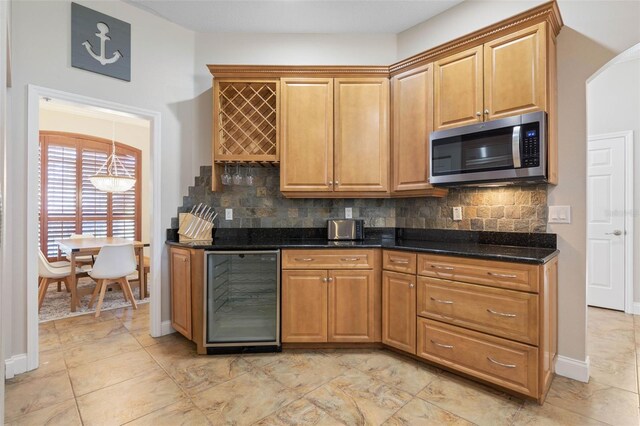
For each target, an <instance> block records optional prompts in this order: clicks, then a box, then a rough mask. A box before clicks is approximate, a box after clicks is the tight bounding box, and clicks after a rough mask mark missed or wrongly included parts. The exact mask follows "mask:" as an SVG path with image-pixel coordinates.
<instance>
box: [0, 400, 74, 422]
mask: <svg viewBox="0 0 640 426" xmlns="http://www.w3.org/2000/svg"><path fill="white" fill-rule="evenodd" d="M6 424H7V425H10V426H32V425H33V426H36V425H47V426H81V425H82V422H81V421H80V415H79V414H78V407H77V406H76V401H75V399H68V400H66V401H63V402H61V403H59V404H54V405H50V406H48V407H45V408H41V409H39V410H36V411H33V412H31V413H29V414H26V415H24V416H22V417H18V418H17V419H14V420H13V421H10V422H8V423H6Z"/></svg>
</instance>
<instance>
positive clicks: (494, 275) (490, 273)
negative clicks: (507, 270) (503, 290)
mask: <svg viewBox="0 0 640 426" xmlns="http://www.w3.org/2000/svg"><path fill="white" fill-rule="evenodd" d="M487 274H489V275H491V276H492V277H498V278H518V276H517V275H514V274H498V273H497V272H487Z"/></svg>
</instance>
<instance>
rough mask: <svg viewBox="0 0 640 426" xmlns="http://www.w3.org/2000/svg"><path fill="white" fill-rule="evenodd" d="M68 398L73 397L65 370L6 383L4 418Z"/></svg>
mask: <svg viewBox="0 0 640 426" xmlns="http://www.w3.org/2000/svg"><path fill="white" fill-rule="evenodd" d="M69 399H73V391H72V389H71V382H70V381H69V375H68V374H67V372H66V371H59V372H57V373H54V374H51V375H49V376H46V377H42V378H40V379H38V380H27V381H25V382H20V383H7V385H6V387H5V405H4V408H5V418H6V419H7V420H12V419H14V418H16V417H19V416H22V415H24V414H28V413H31V412H34V411H37V410H40V409H41V408H45V407H49V406H52V405H55V404H58V403H61V402H64V401H66V400H69Z"/></svg>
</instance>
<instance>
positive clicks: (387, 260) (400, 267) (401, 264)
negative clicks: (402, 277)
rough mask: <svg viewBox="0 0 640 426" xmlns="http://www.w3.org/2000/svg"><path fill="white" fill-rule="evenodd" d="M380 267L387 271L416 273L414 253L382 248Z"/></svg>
mask: <svg viewBox="0 0 640 426" xmlns="http://www.w3.org/2000/svg"><path fill="white" fill-rule="evenodd" d="M382 268H383V269H386V270H387V271H395V272H403V273H405V274H415V273H416V254H415V253H409V252H406V251H396V250H383V251H382Z"/></svg>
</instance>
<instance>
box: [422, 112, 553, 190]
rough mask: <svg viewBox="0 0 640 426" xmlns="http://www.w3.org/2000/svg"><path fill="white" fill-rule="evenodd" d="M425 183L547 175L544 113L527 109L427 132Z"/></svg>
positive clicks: (512, 180)
mask: <svg viewBox="0 0 640 426" xmlns="http://www.w3.org/2000/svg"><path fill="white" fill-rule="evenodd" d="M430 140H431V167H430V169H431V170H430V183H431V184H434V185H483V184H491V183H498V184H499V183H503V184H505V183H535V182H545V181H546V180H547V114H546V113H545V112H542V111H541V112H533V113H529V114H524V115H518V116H514V117H507V118H502V119H499V120H493V121H488V122H486V123H478V124H472V125H469V126H464V127H458V128H455V129H446V130H439V131H435V132H432V133H431V137H430Z"/></svg>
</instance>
